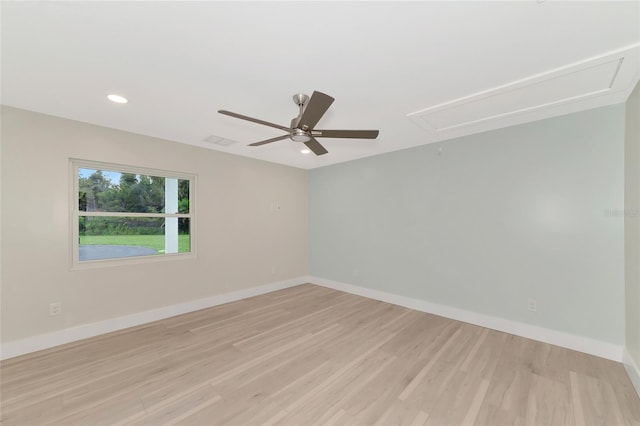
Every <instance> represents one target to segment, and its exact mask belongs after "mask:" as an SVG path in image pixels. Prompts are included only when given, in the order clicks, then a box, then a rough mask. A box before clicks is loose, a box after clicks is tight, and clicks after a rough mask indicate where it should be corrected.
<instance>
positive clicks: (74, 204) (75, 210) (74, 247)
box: [69, 158, 196, 270]
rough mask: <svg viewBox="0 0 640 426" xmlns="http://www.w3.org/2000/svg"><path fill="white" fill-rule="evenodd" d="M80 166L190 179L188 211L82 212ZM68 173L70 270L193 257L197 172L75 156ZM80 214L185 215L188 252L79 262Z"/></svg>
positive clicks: (194, 255) (180, 216)
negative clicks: (187, 228)
mask: <svg viewBox="0 0 640 426" xmlns="http://www.w3.org/2000/svg"><path fill="white" fill-rule="evenodd" d="M79 169H93V170H108V171H114V172H121V173H132V174H136V175H147V176H158V177H164V178H173V179H182V180H188V181H189V213H133V212H85V211H82V212H81V211H80V205H79V200H78V193H79V191H80V179H79V177H78V176H79ZM69 174H70V179H69V181H70V188H69V189H70V197H69V200H70V207H71V210H70V213H71V214H70V215H69V218H70V227H71V232H70V233H69V234H70V238H71V240H70V260H71V261H70V269H71V270H77V269H89V268H96V267H104V266H119V265H131V264H136V263H150V262H164V261H168V260H180V259H183V260H184V259H192V258H195V257H196V214H195V209H196V202H195V198H196V197H195V194H196V175H195V174H190V173H180V172H174V171H168V170H160V169H150V168H147V167H137V166H130V165H124V164H116V163H105V162H100V161H91V160H82V159H77V158H70V159H69ZM81 216H85V217H86V216H94V217H97V216H101V217H152V218H153V217H159V218H169V217H177V218H188V219H189V226H190V229H189V243H190V244H189V245H190V247H189V252H188V253H165V254H154V255H150V256H131V257H120V258H112V259H98V260H83V261H80V226H79V221H80V217H81Z"/></svg>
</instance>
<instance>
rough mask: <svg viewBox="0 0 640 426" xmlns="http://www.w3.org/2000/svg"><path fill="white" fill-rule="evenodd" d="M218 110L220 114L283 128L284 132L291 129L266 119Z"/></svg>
mask: <svg viewBox="0 0 640 426" xmlns="http://www.w3.org/2000/svg"><path fill="white" fill-rule="evenodd" d="M218 112H219V113H220V114H224V115H228V116H230V117H234V118H239V119H240V120H247V121H251V122H253V123H258V124H262V125H263V126H269V127H275V128H276V129H280V130H284V131H285V132H291V129H290V128H289V127H284V126H281V125H279V124H274V123H269V122H268V121H264V120H259V119H257V118H253V117H248V116H246V115H242V114H238V113H235V112H231V111H225V110H223V109H221V110H219V111H218Z"/></svg>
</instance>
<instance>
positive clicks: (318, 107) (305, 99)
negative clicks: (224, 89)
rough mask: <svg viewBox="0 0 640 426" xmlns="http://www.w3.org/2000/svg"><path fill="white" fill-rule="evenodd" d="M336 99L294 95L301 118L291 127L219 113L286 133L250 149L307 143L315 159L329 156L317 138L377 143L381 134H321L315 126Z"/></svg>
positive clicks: (233, 114) (359, 131) (370, 132)
mask: <svg viewBox="0 0 640 426" xmlns="http://www.w3.org/2000/svg"><path fill="white" fill-rule="evenodd" d="M333 101H334V99H333V98H332V97H331V96H329V95H325V94H324V93H321V92H315V91H314V92H313V94H312V95H311V98H309V96H307V95H304V94H297V95H293V102H295V103H296V105H298V107H299V108H300V112H299V113H298V116H297V117H295V118H294V119H293V120H291V127H285V126H280V125H278V124H274V123H269V122H268V121H263V120H259V119H257V118H252V117H248V116H246V115H242V114H237V113H235V112H231V111H225V110H220V111H218V112H219V113H220V114H224V115H228V116H231V117H235V118H239V119H241V120H247V121H251V122H254V123H258V124H262V125H264V126H269V127H274V128H276V129H280V130H282V131H285V132H287V134H286V135H282V136H277V137H275V138H271V139H266V140H263V141H260V142H254V143H252V144H249V146H259V145H264V144H267V143H271V142H276V141H280V140H283V139H291V140H292V141H294V142H302V143H304V144H305V145H306V146H307V147H308V148H309V149H310V150H311V151H313V153H314V154H316V155H322V154H326V153H327V152H328V151H327V150H326V149H325V148H324V147H323V146H322V145H320V142H318V141H317V140H316V138H351V139H375V138H377V137H378V133H379V132H378V130H318V129H315V128H314V127H315V125H316V124H318V121H320V119H321V118H322V116H323V115H324V113H325V112H327V110H328V109H329V107H330V106H331V104H332V103H333Z"/></svg>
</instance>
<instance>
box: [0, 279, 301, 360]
mask: <svg viewBox="0 0 640 426" xmlns="http://www.w3.org/2000/svg"><path fill="white" fill-rule="evenodd" d="M305 282H307V281H305V277H298V278H291V279H287V280H284V281H275V282H271V283H268V284H263V285H260V286H256V287H250V288H246V289H242V290H238V291H233V292H230V293H224V294H219V295H216V296H211V297H205V298H202V299H197V300H192V301H190V302H185V303H180V304H177V305H170V306H164V307H162V308H158V309H152V310H149V311H144V312H139V313H135V314H130V315H125V316H121V317H118V318H110V319H107V320H104V321H97V322H93V323H89V324H82V325H79V326H75V327H70V328H66V329H63V330H58V331H54V332H51V333H46V334H41V335H38V336H33V337H27V338H24V339H20V340H15V341H12V342H6V343H4V344H2V345H1V346H0V360H4V359H9V358H14V357H17V356H20V355H25V354H29V353H32V352H37V351H40V350H43V349H49V348H53V347H56V346H60V345H64V344H66V343H72V342H76V341H78V340H82V339H87V338H90V337H95V336H99V335H101V334H106V333H110V332H113V331H118V330H122V329H125V328H129V327H135V326H138V325H142V324H147V323H150V322H153V321H158V320H161V319H165V318H170V317H173V316H176V315H182V314H186V313H189V312H194V311H198V310H201V309H206V308H210V307H213V306H217V305H222V304H225V303H229V302H235V301H237V300H241V299H246V298H249V297H253V296H259V295H261V294H266V293H271V292H273V291H276V290H282V289H285V288H289V287H295V286H297V285H300V284H304V283H305Z"/></svg>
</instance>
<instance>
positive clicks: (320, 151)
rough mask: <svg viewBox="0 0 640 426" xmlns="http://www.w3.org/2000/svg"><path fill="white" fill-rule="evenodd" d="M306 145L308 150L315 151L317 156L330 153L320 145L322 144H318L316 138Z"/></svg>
mask: <svg viewBox="0 0 640 426" xmlns="http://www.w3.org/2000/svg"><path fill="white" fill-rule="evenodd" d="M304 144H305V145H306V146H307V148H309V149H310V150H311V151H313V153H314V154H315V155H322V154H326V153H327V152H329V151H327V150H326V149H325V148H324V146H322V145H320V142H318V141H317V140H315V139H314V138H311V140H309V141H308V142H305V143H304Z"/></svg>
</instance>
